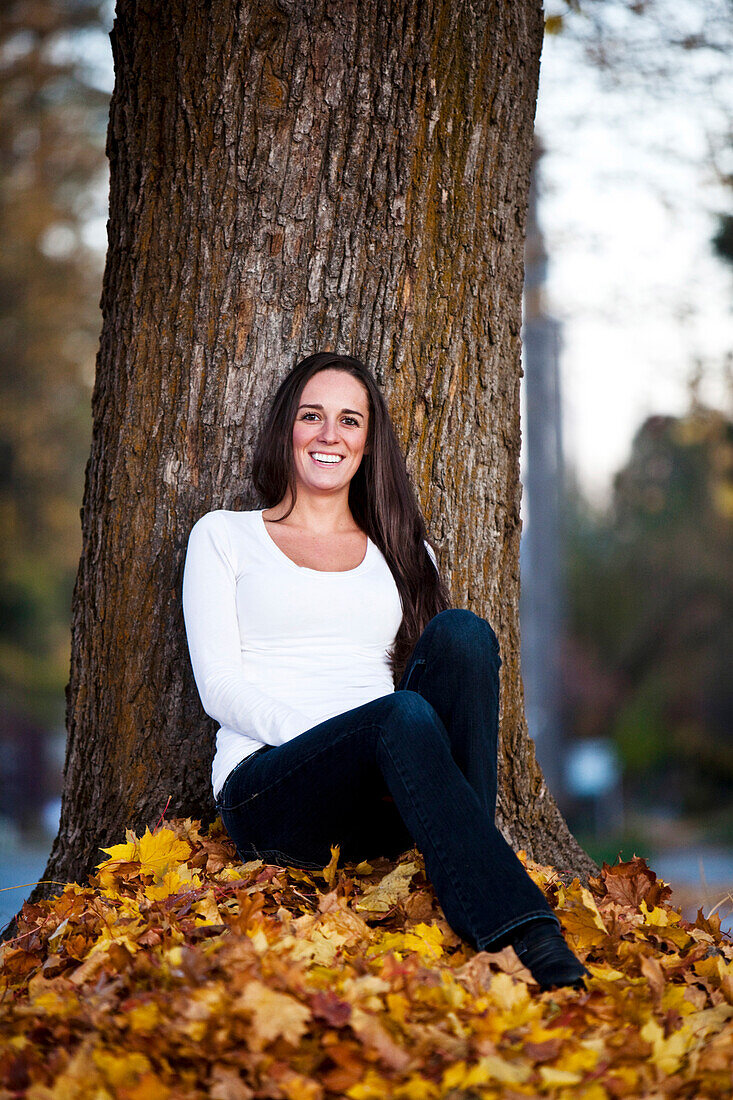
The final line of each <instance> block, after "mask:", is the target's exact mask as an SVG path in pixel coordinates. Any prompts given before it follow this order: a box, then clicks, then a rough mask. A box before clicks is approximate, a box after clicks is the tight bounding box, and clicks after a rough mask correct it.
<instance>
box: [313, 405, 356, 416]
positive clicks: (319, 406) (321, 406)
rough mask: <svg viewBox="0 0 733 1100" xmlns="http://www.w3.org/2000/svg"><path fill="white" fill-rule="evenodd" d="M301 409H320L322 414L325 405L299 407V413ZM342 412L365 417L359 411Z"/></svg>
mask: <svg viewBox="0 0 733 1100" xmlns="http://www.w3.org/2000/svg"><path fill="white" fill-rule="evenodd" d="M301 409H318V410H319V411H320V412H323V405H298V412H300V410H301ZM341 412H342V413H351V414H352V416H363V415H364V413H360V412H359V410H358V409H342V410H341Z"/></svg>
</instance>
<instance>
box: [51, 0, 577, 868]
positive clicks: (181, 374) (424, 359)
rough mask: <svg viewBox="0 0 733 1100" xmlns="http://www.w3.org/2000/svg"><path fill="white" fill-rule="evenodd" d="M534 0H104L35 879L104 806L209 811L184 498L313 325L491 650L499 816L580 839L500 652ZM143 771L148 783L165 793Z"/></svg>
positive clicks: (244, 488)
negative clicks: (51, 720) (100, 214)
mask: <svg viewBox="0 0 733 1100" xmlns="http://www.w3.org/2000/svg"><path fill="white" fill-rule="evenodd" d="M542 30H543V27H542V10H541V4H540V0H497V2H490V0H473V2H471V3H469V2H468V0H460V2H456V0H426V2H424V3H420V4H416V3H414V2H411V0H393V2H392V3H388V2H386V0H346V2H344V0H330V2H328V0H317V2H316V3H315V4H313V5H311V4H305V3H297V2H296V0H277V2H272V0H269V2H268V0H261V2H259V3H258V2H256V0H251V2H244V0H216V2H215V3H213V4H208V3H203V2H202V0H168V2H167V3H165V4H160V3H158V2H157V0H156V2H154V0H137V2H135V3H133V2H132V0H120V2H119V4H118V11H117V17H116V20H115V24H114V29H113V31H112V35H111V37H112V44H113V49H114V57H115V66H116V84H115V90H114V94H113V97H112V103H111V112H110V125H109V136H108V147H107V152H108V155H109V159H110V164H111V191H110V220H109V226H108V232H109V250H108V255H107V264H106V270H105V277H104V289H103V295H102V310H103V329H102V337H101V345H100V349H99V355H98V362H97V382H96V388H95V392H94V397H93V414H94V437H93V443H92V451H91V457H90V460H89V464H88V467H87V480H86V490H85V496H84V506H83V511H82V526H83V551H82V557H81V562H80V566H79V574H78V579H77V585H76V590H75V594H74V604H73V626H72V666H71V681H70V684H69V687H68V689H67V718H68V750H67V759H66V766H65V773H64V774H65V781H64V797H63V808H62V814H61V827H60V831H59V835H58V837H57V839H56V842H55V844H54V847H53V851H52V853H51V857H50V861H49V864H48V868H47V871H46V875H45V877H46V878H50V879H55V880H64V881H65V880H76V881H82V880H83V879H84V878H85V876H86V875H87V873H88V872H89V871H90V869H91V868H92V867H93V866H94V865H95V864H96V863H97V862H98V861H99V859H101V858H102V856H101V853H100V852H99V848H100V846H103V845H109V844H112V843H115V842H118V841H119V840H120V839H121V838H122V837H123V836H124V830H125V828H126V827H132V828H134V829H136V830H143V829H144V827H145V826H146V825H149V826H150V827H151V828H153V827H154V826H155V824H156V822H157V821H158V820H159V818H160V816H161V815H162V814H163V812H164V810H165V809H166V806H168V808H167V813H168V815H169V816H171V815H177V816H187V815H188V816H192V817H196V818H202V819H203V820H204V821H208V820H211V818H212V817H213V814H214V807H213V802H212V797H211V788H210V765H211V759H212V754H213V747H214V741H213V736H214V727H213V723H211V722H210V721H209V720H208V719H206V718H205V716H204V715H203V712H202V710H201V707H200V703H199V700H198V695H197V692H196V688H195V686H194V682H193V677H192V674H191V669H190V665H189V660H188V651H187V648H186V641H185V634H184V628H183V619H182V613H181V577H182V567H183V560H184V553H185V547H186V540H187V537H188V533H189V531H190V528H191V526H192V524H193V523H194V521H195V520H196V519H197V518H198V517H199V516H200V515H202V514H203V513H204V512H206V511H208V510H209V509H211V508H216V507H232V506H237V507H255V506H256V505H257V501H256V500H255V498H254V497H253V495H252V490H251V487H250V482H249V478H248V469H249V462H250V456H251V451H252V443H253V439H254V435H255V431H256V427H257V424H258V421H259V419H260V415H261V413H262V410H263V406H264V403H265V400H266V397H267V395H268V394H270V392H271V391H272V390H273V387H274V386H275V384H276V383H277V382H278V381H279V379H280V378H281V377H282V375H283V374H284V373H285V371H286V370H288V369H289V368H290V367H291V366H292V365H293V364H294V363H295V362H296V361H297V360H298V359H300V358H301V357H303V356H304V355H307V354H310V353H311V352H313V351H316V350H334V351H341V352H344V353H348V354H352V355H356V356H358V357H359V358H362V359H364V360H365V361H366V362H367V363H368V364H370V365H371V367H372V368H373V369H374V371H375V373H376V376H377V378H378V380H379V382H380V383H381V384H382V386H383V388H384V390H385V393H386V395H387V397H388V401H389V405H390V408H391V410H392V414H393V417H394V420H395V423H396V427H397V430H398V433H399V434H400V436H401V439H402V441H403V443H404V446H405V450H406V454H407V456H408V465H409V468H410V471H411V473H412V476H413V478H414V480H415V483H416V486H417V489H418V493H419V498H420V501H421V503H422V506H423V509H424V512H425V516H426V519H427V521H428V527H429V530H430V532H431V533H432V535H433V536H434V537H435V539H436V540H437V544H438V546H439V549H440V564H441V568H442V569H443V570H444V571H445V573H446V575H447V577H448V579H449V581H450V584H451V588H452V592H453V597H454V602H455V605H456V606H459V607H461V606H466V607H470V608H472V609H473V610H475V611H476V612H478V613H479V614H481V615H484V616H486V617H487V618H488V619H489V620H490V621H491V622H492V624H493V625H494V627H495V629H496V630H497V633H498V635H499V638H500V642H501V649H502V656H503V661H504V665H503V682H502V693H503V708H502V768H503V772H502V778H503V786H502V790H501V795H500V823H501V825H502V827H503V829H504V831H505V833H506V835H507V836H508V837H509V839H510V840H511V841H512V842H513V843H514V844H515V846H517V847H519V846H521V847H523V848H525V849H526V850H527V851H528V852H529V853H530V854H531V855H532V856H534V857H535V858H537V859H540V860H542V861H547V862H553V863H554V864H556V865H557V866H558V867H560V868H562V869H573V870H575V871H580V872H581V873H582V872H585V871H587V870H588V869H589V868H590V867H591V866H592V864H591V863H590V860H589V859H588V857H587V856H586V855H585V853H584V852H582V850H581V849H580V848H579V847H578V846H577V844H576V842H575V841H574V840H573V838H572V836H571V835H570V834H569V832H568V830H567V827H566V826H565V824H564V822H563V820H562V818H561V817H560V816H559V814H558V811H557V809H556V807H555V804H554V802H553V800H552V797H551V796H550V794H549V793H548V791H547V789H546V787H545V784H544V781H543V778H542V775H541V773H540V771H539V769H538V767H537V765H536V763H535V759H534V752H533V749H532V746H531V742H530V741H529V740H528V738H527V734H526V728H525V723H524V717H523V700H522V686H521V680H520V669H519V627H518V595H519V592H518V588H519V564H518V562H519V534H520V519H519V500H520V492H521V487H520V483H519V465H518V457H519V444H520V431H519V404H518V402H519V379H520V374H521V369H520V335H519V334H520V319H521V296H522V279H523V236H524V224H525V216H526V206H527V192H528V186H529V174H530V161H531V149H532V129H533V118H534V108H535V99H536V92H537V79H538V69H539V55H540V48H541V41H542ZM169 797H170V804H169V805H168V799H169Z"/></svg>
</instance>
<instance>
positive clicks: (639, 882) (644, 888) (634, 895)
mask: <svg viewBox="0 0 733 1100" xmlns="http://www.w3.org/2000/svg"><path fill="white" fill-rule="evenodd" d="M600 881H601V883H602V888H603V892H604V894H605V895H607V896H608V897H609V898H610V899H611V901H615V902H618V903H619V904H621V905H633V906H634V907H635V908H638V906H639V904H640V903H641V902H642V901H646V903H647V905H648V906H649V907H650V908H651V907H653V906H655V905H659V903H660V902H661V901H665V900H666V899H667V898H668V897H669V896H670V894H671V893H672V890H671V889H670V887H669V886H667V885H666V884H665V883H662V882H660V881H658V880H657V876H656V875H655V874H654V872H653V871H651V870H650V869H649V867H648V866H647V863H646V860H644V859H642V858H641V856H634V857H633V859H630V860H629V861H628V862H627V863H617V864H616V865H615V866H613V867H610V866H609V865H608V864H607V863H604V864H603V867H602V869H601V876H600ZM598 883H599V880H598V879H594V880H593V885H597V884H598Z"/></svg>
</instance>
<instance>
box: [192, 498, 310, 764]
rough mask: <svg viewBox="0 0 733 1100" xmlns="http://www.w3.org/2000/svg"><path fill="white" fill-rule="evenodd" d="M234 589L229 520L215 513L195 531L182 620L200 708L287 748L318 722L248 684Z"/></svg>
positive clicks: (239, 730) (230, 725)
mask: <svg viewBox="0 0 733 1100" xmlns="http://www.w3.org/2000/svg"><path fill="white" fill-rule="evenodd" d="M235 589H236V578H235V572H234V563H233V557H232V553H231V546H230V543H229V534H228V531H227V529H226V521H225V519H224V517H223V516H222V515H217V513H215V512H210V513H208V515H206V516H202V517H201V519H200V520H199V521H198V522H197V523H195V524H194V526H193V528H192V530H191V534H190V535H189V539H188V548H187V550H186V564H185V567H184V570H183V617H184V620H185V623H186V635H187V638H188V650H189V653H190V656H191V665H192V667H193V675H194V679H195V681H196V687H197V688H198V691H199V695H200V697H201V704H202V706H203V708H204V710H205V711H206V713H207V714H208V715H210V716H211V717H212V718H214V719H215V720H216V721H217V722H219V724H220V725H222V726H226V727H228V728H229V729H232V730H235V731H236V732H237V733H241V734H246V735H247V736H248V737H254V738H255V739H256V740H258V741H262V742H263V743H264V744H267V745H282V744H284V743H285V742H286V741H290V740H291V739H292V738H293V737H297V736H298V734H301V733H303V732H304V731H305V730H307V729H309V728H310V726H312V725H313V723H312V722H311V720H310V719H309V718H308V717H307V716H306V715H304V714H301V713H300V711H297V710H294V709H293V708H292V707H289V706H287V705H286V704H284V703H280V702H278V701H277V700H276V699H272V698H271V697H270V696H269V695H267V694H266V693H265V692H263V691H260V690H259V688H257V687H256V686H255V685H254V684H250V683H248V682H247V681H246V680H245V678H244V675H243V669H242V650H241V641H240V637H239V625H238V623H237V608H236V594H235Z"/></svg>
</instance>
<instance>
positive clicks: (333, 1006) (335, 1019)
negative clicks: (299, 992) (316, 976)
mask: <svg viewBox="0 0 733 1100" xmlns="http://www.w3.org/2000/svg"><path fill="white" fill-rule="evenodd" d="M310 1006H311V1010H312V1012H313V1015H314V1016H315V1017H316V1019H318V1020H325V1021H326V1023H327V1024H330V1025H331V1027H343V1026H344V1024H347V1023H348V1022H349V1020H350V1019H351V1005H350V1004H349V1002H348V1001H343V1000H342V999H341V998H340V997H339V996H338V995H337V994H336V993H334V992H333V990H331V989H325V990H318V992H317V993H314V994H313V996H312V997H311V998H310Z"/></svg>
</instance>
